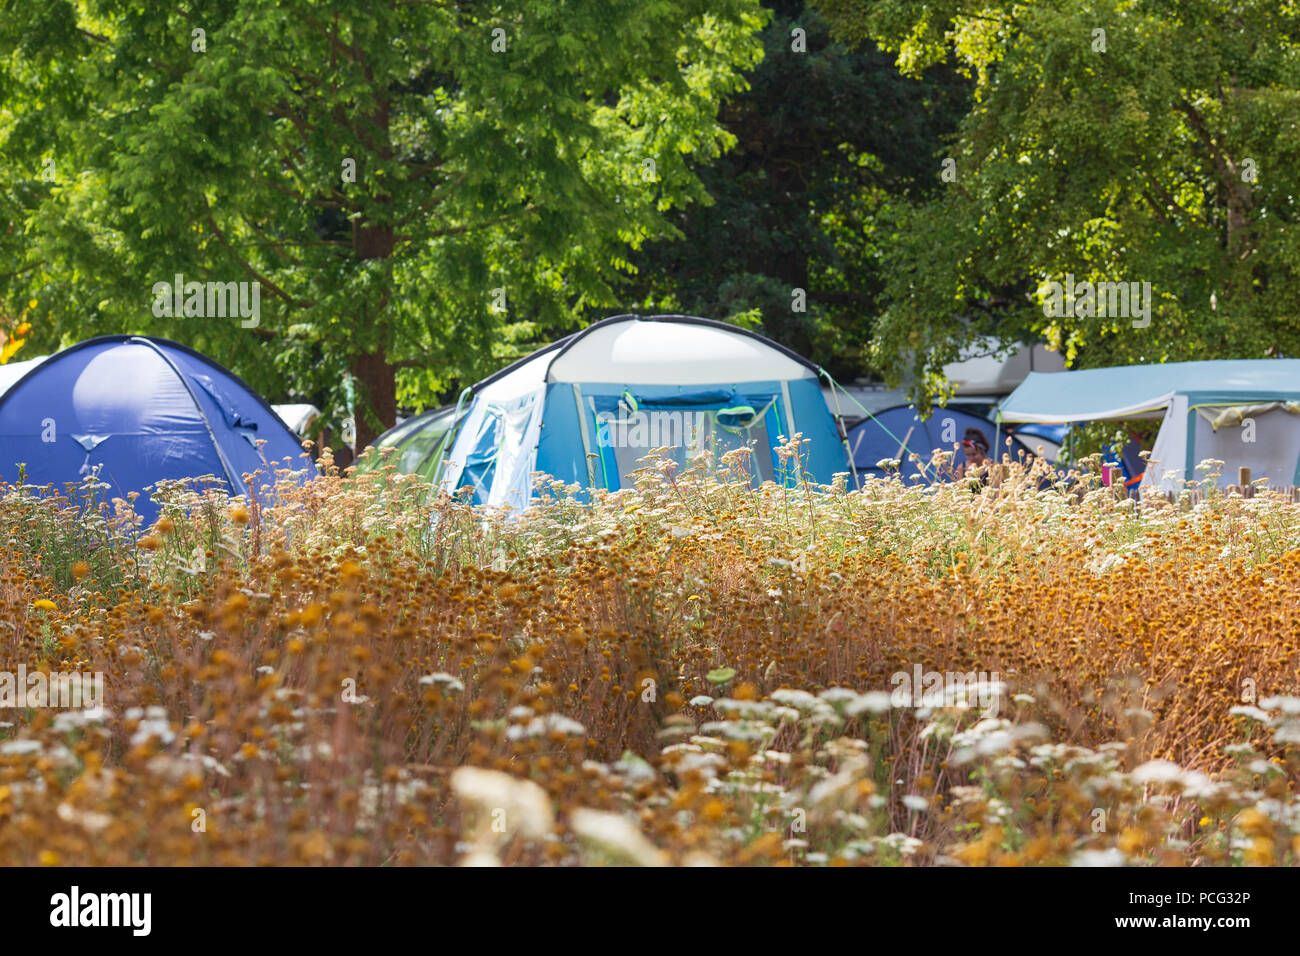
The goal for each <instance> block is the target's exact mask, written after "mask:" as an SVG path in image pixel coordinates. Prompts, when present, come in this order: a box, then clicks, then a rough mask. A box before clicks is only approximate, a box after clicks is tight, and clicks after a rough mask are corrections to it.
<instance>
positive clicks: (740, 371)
mask: <svg viewBox="0 0 1300 956" xmlns="http://www.w3.org/2000/svg"><path fill="white" fill-rule="evenodd" d="M820 371H821V370H820V369H819V368H818V367H817V366H815V365H813V364H812V363H811V362H809V361H808V360H807V359H805V358H803V357H801V356H800V355H798V354H796V353H794V352H792V351H790V350H789V349H787V348H784V347H783V346H781V345H778V344H777V343H775V342H772V341H771V340H769V339H766V338H764V337H763V336H761V335H758V334H756V333H754V332H750V331H748V330H746V329H742V328H739V327H737V326H733V325H726V324H724V323H722V322H714V321H711V320H708V319H700V318H695V317H692V316H681V315H655V316H635V315H620V316H615V317H613V318H610V319H605V320H603V321H601V322H597V323H595V324H593V325H591V326H589V327H587V328H586V329H583V330H582V331H579V332H575V333H573V334H572V335H569V336H567V337H565V338H563V339H561V340H559V341H558V342H554V343H552V344H551V345H549V346H547V347H545V348H543V349H540V350H538V351H537V352H534V353H533V354H532V355H530V356H527V357H526V358H523V359H521V360H520V361H518V362H516V363H514V364H513V365H510V366H509V367H507V368H505V369H503V370H502V371H500V372H498V373H497V374H496V375H493V376H491V377H489V378H487V379H484V380H483V381H481V382H479V383H478V384H477V385H474V386H473V387H472V388H471V389H469V390H467V395H466V396H464V397H462V400H461V401H462V403H467V404H465V406H464V409H463V418H462V420H461V424H460V426H459V428H458V431H457V434H456V438H455V440H454V441H453V442H452V444H451V447H450V449H449V451H448V453H447V456H446V459H445V461H446V465H445V467H444V469H443V473H442V478H441V484H442V487H444V488H446V489H447V490H455V489H458V488H463V487H471V488H473V489H474V493H473V500H474V501H475V502H476V503H479V504H488V505H498V506H505V507H509V508H524V507H526V506H527V505H528V504H529V502H530V501H531V500H532V496H533V491H534V489H533V480H532V475H533V473H534V472H543V473H545V474H547V475H550V476H551V477H553V478H556V479H558V480H561V481H563V482H565V483H568V484H577V485H578V486H580V487H582V488H604V489H607V490H611V491H612V490H616V489H618V488H622V487H628V486H629V485H630V481H629V479H628V475H629V474H630V473H631V472H632V471H634V470H636V469H637V468H639V467H641V466H640V465H639V464H638V459H640V458H643V457H645V456H646V455H647V454H648V453H649V452H650V451H651V449H654V448H659V447H671V448H672V449H673V452H672V454H673V455H675V457H676V459H677V460H678V461H679V462H684V461H685V460H686V458H687V457H688V456H689V455H690V454H692V453H693V452H694V451H697V450H700V449H703V448H705V447H709V448H712V449H713V450H714V452H715V454H717V455H718V456H719V457H720V456H721V454H723V453H725V452H726V451H728V450H731V449H735V448H740V447H743V446H745V445H747V444H749V443H751V442H752V443H753V448H754V453H753V455H752V459H751V468H750V470H751V472H752V473H753V475H754V477H755V479H756V480H760V481H761V480H766V479H772V480H775V481H778V482H779V481H783V480H793V475H792V470H791V469H789V468H786V469H783V467H782V463H781V461H780V460H779V458H778V456H777V455H776V451H775V450H776V448H777V446H778V445H779V443H780V439H781V438H782V436H784V437H786V438H789V437H790V436H792V435H794V434H795V433H796V432H798V433H801V434H802V435H803V437H804V438H805V439H808V440H809V444H808V445H807V446H806V449H807V460H806V462H805V467H806V469H807V474H808V476H809V477H810V478H811V479H812V480H813V481H816V482H821V483H823V484H829V483H830V482H831V481H832V479H833V476H834V475H835V474H836V473H839V472H847V471H848V470H849V468H848V461H847V457H846V455H845V451H844V446H843V442H842V440H841V438H840V436H839V433H838V431H837V429H836V426H835V422H834V419H833V418H832V416H831V413H830V410H829V409H828V408H827V407H826V401H825V399H824V398H823V396H822V392H821V388H820V385H819V382H818V377H819V374H820Z"/></svg>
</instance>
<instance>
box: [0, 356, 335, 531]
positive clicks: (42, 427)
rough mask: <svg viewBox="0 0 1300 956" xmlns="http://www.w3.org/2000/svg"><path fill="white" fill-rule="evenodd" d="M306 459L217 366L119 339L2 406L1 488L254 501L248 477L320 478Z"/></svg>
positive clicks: (151, 509)
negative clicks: (191, 491) (87, 487)
mask: <svg viewBox="0 0 1300 956" xmlns="http://www.w3.org/2000/svg"><path fill="white" fill-rule="evenodd" d="M302 455H303V452H302V447H301V445H300V444H299V441H298V439H297V437H296V436H294V434H293V433H292V432H291V431H289V429H288V428H287V427H286V426H285V424H284V422H283V421H281V420H280V418H279V416H277V415H276V414H275V412H274V411H272V410H271V407H270V406H269V405H267V404H266V402H265V401H263V400H262V398H261V397H260V396H258V395H257V394H256V393H255V392H254V391H253V390H252V389H250V388H249V387H248V386H247V385H246V384H245V383H244V382H243V381H241V380H240V379H239V378H238V377H236V376H235V375H234V374H233V373H231V372H230V371H228V370H227V369H225V368H222V367H221V366H220V365H218V364H217V363H216V362H214V361H212V360H211V359H209V358H207V357H206V356H203V355H200V354H199V353H198V352H194V351H192V350H190V349H188V348H186V347H185V346H183V345H179V344H177V343H175V342H169V341H167V340H165V339H156V338H150V337H147V336H134V335H110V336H103V337H101V338H96V339H90V340H88V341H85V342H81V343H79V344H77V345H74V346H72V347H71V348H67V349H64V350H63V351H62V352H59V353H58V354H56V355H53V356H51V357H49V358H48V359H46V360H45V361H43V362H39V363H33V364H32V365H31V366H29V368H28V370H27V373H26V374H25V375H24V376H23V377H22V378H20V379H19V380H18V381H16V382H13V383H12V384H10V385H9V387H8V388H7V390H5V391H4V393H3V394H0V477H2V478H4V479H7V480H9V481H13V480H15V479H16V478H17V477H18V471H19V466H20V465H22V466H24V467H25V469H26V474H27V480H28V482H29V483H30V484H33V485H45V484H54V485H56V486H59V487H62V486H63V485H64V484H66V483H79V482H81V481H82V480H83V479H85V478H86V477H87V476H88V475H90V474H91V473H92V472H93V471H96V470H97V471H98V474H99V478H100V480H101V481H103V482H105V483H107V485H108V490H107V492H106V494H107V496H109V497H122V498H125V497H126V496H127V494H128V493H129V492H132V491H135V492H139V493H140V497H139V498H138V499H137V501H136V504H135V507H136V512H137V513H138V514H140V515H143V516H144V517H145V519H146V520H149V519H151V518H152V517H153V516H154V515H156V514H157V507H156V505H154V503H153V502H152V501H151V500H150V499H149V497H148V494H147V492H148V488H149V486H150V485H152V484H154V483H155V482H157V481H159V480H162V479H182V478H198V477H202V476H204V475H213V476H215V477H216V478H217V479H219V480H220V481H222V482H223V483H224V484H225V485H226V488H227V490H228V491H230V492H231V493H233V494H248V493H249V490H250V488H249V484H250V482H249V481H248V480H247V479H246V478H245V476H246V475H253V474H257V475H258V478H257V484H258V485H259V486H261V485H270V484H272V483H274V481H275V479H276V477H277V476H276V475H275V473H274V471H275V469H276V468H285V467H287V468H289V469H292V470H293V471H296V472H297V473H298V474H299V476H300V477H301V476H307V475H314V473H315V469H314V467H313V466H312V465H311V464H310V463H309V462H305V461H304V459H303V457H302Z"/></svg>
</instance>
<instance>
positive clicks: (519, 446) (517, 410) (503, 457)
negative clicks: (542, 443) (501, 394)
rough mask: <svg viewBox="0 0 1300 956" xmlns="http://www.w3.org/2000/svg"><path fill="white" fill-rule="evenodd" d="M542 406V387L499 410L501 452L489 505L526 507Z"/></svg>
mask: <svg viewBox="0 0 1300 956" xmlns="http://www.w3.org/2000/svg"><path fill="white" fill-rule="evenodd" d="M545 405H546V389H545V387H543V388H539V389H537V390H536V391H534V392H533V393H532V394H530V395H524V396H522V397H520V398H517V399H514V400H512V401H510V402H506V403H504V405H502V406H499V407H500V408H501V411H502V413H503V414H502V418H501V426H502V428H503V429H504V431H505V434H504V436H503V437H502V441H501V452H500V454H498V455H497V465H496V472H495V473H494V474H493V478H492V491H491V492H490V493H489V495H488V501H487V503H488V504H490V505H506V506H508V507H510V508H513V509H516V510H519V509H523V508H526V507H528V502H529V501H530V500H531V498H532V494H533V478H532V474H533V472H534V471H535V470H536V466H537V441H538V437H539V434H538V433H539V432H540V431H541V427H542V409H543V407H544V406H545Z"/></svg>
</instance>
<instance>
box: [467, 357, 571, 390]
mask: <svg viewBox="0 0 1300 956" xmlns="http://www.w3.org/2000/svg"><path fill="white" fill-rule="evenodd" d="M554 357H555V353H554V352H547V353H546V354H545V355H539V356H537V357H536V358H534V359H532V360H531V361H528V362H525V363H524V364H523V365H521V366H519V368H517V369H515V370H514V371H513V372H511V373H510V374H509V375H504V376H502V377H501V378H499V379H497V380H496V381H495V382H493V383H492V384H490V385H487V386H485V387H484V388H483V389H482V390H481V391H479V392H478V394H477V396H476V397H482V398H489V399H491V400H492V401H494V402H508V401H511V400H512V399H516V398H519V397H520V396H521V395H527V394H529V393H530V392H533V391H535V390H536V389H538V388H541V387H542V386H543V385H545V384H546V366H547V365H548V364H549V363H550V361H551V359H553V358H554Z"/></svg>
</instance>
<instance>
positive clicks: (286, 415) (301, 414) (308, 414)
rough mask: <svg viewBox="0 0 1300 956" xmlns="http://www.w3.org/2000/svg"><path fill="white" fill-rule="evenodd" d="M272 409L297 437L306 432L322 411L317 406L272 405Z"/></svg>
mask: <svg viewBox="0 0 1300 956" xmlns="http://www.w3.org/2000/svg"><path fill="white" fill-rule="evenodd" d="M271 408H272V410H274V412H275V413H276V414H277V415H279V416H280V420H281V421H283V422H284V423H285V424H286V425H288V426H289V430H290V431H292V432H294V433H295V434H297V435H301V434H302V433H303V432H304V431H306V429H307V426H308V425H310V424H311V423H312V420H313V419H315V418H316V417H317V416H318V415H319V414H320V409H319V408H317V407H316V406H315V405H302V404H296V405H272V406H271Z"/></svg>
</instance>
